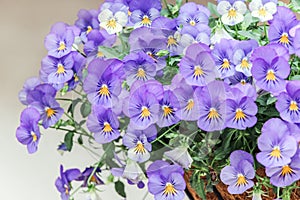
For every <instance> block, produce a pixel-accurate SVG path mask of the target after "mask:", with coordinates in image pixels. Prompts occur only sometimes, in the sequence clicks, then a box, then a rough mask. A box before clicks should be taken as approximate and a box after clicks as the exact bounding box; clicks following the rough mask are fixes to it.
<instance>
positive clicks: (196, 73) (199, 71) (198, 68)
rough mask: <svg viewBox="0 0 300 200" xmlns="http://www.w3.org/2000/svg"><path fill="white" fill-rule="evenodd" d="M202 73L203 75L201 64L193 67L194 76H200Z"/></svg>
mask: <svg viewBox="0 0 300 200" xmlns="http://www.w3.org/2000/svg"><path fill="white" fill-rule="evenodd" d="M202 75H204V72H203V70H202V68H201V66H200V65H197V66H195V67H194V76H195V77H197V78H198V77H199V76H202Z"/></svg>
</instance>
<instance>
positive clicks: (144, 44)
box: [16, 0, 300, 200]
mask: <svg viewBox="0 0 300 200" xmlns="http://www.w3.org/2000/svg"><path fill="white" fill-rule="evenodd" d="M164 2H166V1H164ZM277 4H278V2H277V0H252V1H251V2H250V3H249V10H247V6H246V3H245V1H243V0H239V1H234V0H219V1H218V5H213V4H209V6H208V7H205V6H203V5H199V4H196V3H193V2H189V3H185V4H184V3H183V2H182V1H180V0H179V1H176V4H175V5H171V4H167V3H166V5H165V8H163V6H162V3H161V1H160V0H151V1H148V0H106V1H105V3H103V4H102V5H101V6H100V8H99V9H98V10H80V11H79V12H78V19H77V20H76V22H75V23H74V25H68V24H65V23H62V22H59V23H56V24H54V25H53V26H52V27H51V30H50V32H49V34H48V35H47V36H46V38H45V47H46V49H47V50H48V55H47V56H46V57H45V58H43V59H42V62H41V68H40V74H39V77H35V78H30V79H28V80H27V81H26V82H25V84H24V86H23V89H22V90H21V91H20V93H19V99H20V101H21V103H22V104H24V105H25V106H26V108H25V109H24V110H23V112H22V114H21V120H20V121H21V122H20V126H19V127H18V128H17V131H16V137H17V139H18V141H19V142H20V143H22V144H24V145H27V149H28V152H29V153H34V152H36V151H37V149H38V143H39V141H40V139H42V138H41V135H42V134H41V132H40V129H39V127H40V126H42V127H43V128H44V129H50V128H51V129H56V130H57V131H63V132H65V135H64V138H63V142H62V143H61V144H60V145H59V148H58V150H59V151H71V150H72V148H73V143H75V141H77V142H76V143H78V145H79V146H82V147H84V148H85V149H87V150H88V151H89V152H91V153H92V154H93V155H95V156H97V162H96V163H94V164H93V166H92V167H88V168H86V169H85V170H84V171H83V172H80V170H78V169H68V170H66V171H64V169H63V167H62V166H61V169H60V177H59V178H57V180H56V182H55V185H56V187H57V190H58V191H59V192H60V193H61V198H62V199H63V200H67V199H74V194H73V193H71V192H70V191H71V190H72V184H73V183H75V182H80V183H81V184H80V185H79V188H83V190H87V192H90V193H94V192H96V191H97V187H98V185H101V184H104V183H107V184H108V183H114V184H115V188H116V191H117V192H118V194H119V195H121V196H123V197H126V194H125V192H124V184H123V183H122V181H121V180H122V179H124V180H127V182H128V183H129V184H134V185H137V187H138V188H143V187H144V186H145V181H147V180H148V184H147V185H148V191H149V192H150V193H151V194H153V195H154V198H155V199H157V200H158V199H168V200H171V199H174V200H181V199H183V198H184V197H185V193H184V190H185V188H186V183H185V180H184V178H183V175H184V173H185V170H186V171H189V170H191V171H192V176H191V184H192V187H193V188H195V189H196V190H197V192H198V193H199V195H200V196H201V195H202V196H201V197H202V198H205V196H204V197H203V195H205V194H203V192H199V190H200V191H202V190H203V191H204V189H206V190H207V192H208V191H209V188H212V187H213V185H214V184H216V182H218V181H220V180H221V181H222V182H223V183H225V184H227V185H229V187H228V191H229V193H231V194H242V193H244V192H245V191H246V190H248V189H250V188H252V187H254V189H253V190H254V191H253V196H255V195H257V194H261V193H262V191H260V190H261V188H262V186H264V187H265V188H266V187H269V186H270V185H268V184H266V181H260V180H262V179H263V180H264V179H265V177H258V175H256V174H255V171H256V170H257V169H258V168H259V167H263V168H265V171H266V176H267V177H269V180H270V183H271V184H272V185H274V186H276V187H278V188H279V187H286V191H290V190H292V189H291V188H292V187H294V186H293V183H294V182H296V181H298V180H299V179H300V167H299V164H300V154H299V152H300V150H299V142H300V126H299V124H300V81H299V80H300V78H299V77H300V68H299V65H300V58H299V56H300V22H299V20H297V18H296V15H295V14H294V12H293V11H292V10H290V9H289V8H287V7H284V6H278V5H277ZM290 7H291V6H290ZM67 93H69V94H72V98H70V97H69V96H68V95H67ZM66 105H67V106H66ZM79 105H80V107H79ZM78 112H80V114H81V116H79V115H78V114H79V113H78ZM279 117H280V118H279ZM85 138H86V139H87V140H85ZM97 145H101V147H102V150H103V151H102V152H101V154H102V155H100V154H99V153H100V152H99V150H98V147H96V146H97ZM257 147H258V148H257ZM248 152H249V153H248ZM229 155H230V158H229V159H230V165H229V166H226V167H224V166H225V165H227V163H226V158H227V157H228V156H229ZM254 158H256V160H254ZM256 161H258V162H256ZM223 167H224V168H223ZM101 170H108V171H109V173H110V175H109V176H108V177H107V181H102V180H101V179H100V178H99V177H98V175H99V174H100V173H101ZM204 175H205V176H206V186H205V187H203V188H201V189H199V187H200V186H198V185H200V183H201V185H202V186H204V184H203V183H202V181H203V180H202V179H201V177H203V176H204ZM114 177H116V178H114ZM219 177H220V180H219ZM255 177H256V179H254V178H255ZM117 179H118V180H117ZM103 180H104V179H103ZM288 186H290V188H289V187H288ZM210 190H212V189H210ZM76 191H77V190H76ZM257 191H258V192H257ZM278 191H279V192H278V193H277V198H280V197H281V196H283V195H280V190H278ZM284 192H285V190H284V191H283V193H284ZM200 193H202V194H200ZM284 194H286V193H284ZM96 196H97V195H96Z"/></svg>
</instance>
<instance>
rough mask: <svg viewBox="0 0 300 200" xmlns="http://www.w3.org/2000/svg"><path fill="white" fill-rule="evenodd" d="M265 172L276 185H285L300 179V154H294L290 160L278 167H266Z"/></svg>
mask: <svg viewBox="0 0 300 200" xmlns="http://www.w3.org/2000/svg"><path fill="white" fill-rule="evenodd" d="M266 174H267V176H269V177H270V182H271V184H272V185H275V186H276V187H286V186H289V185H291V184H292V183H294V182H295V181H298V180H299V179H300V155H299V154H296V155H295V156H294V157H292V158H291V162H289V163H288V164H286V165H282V166H278V167H267V168H266Z"/></svg>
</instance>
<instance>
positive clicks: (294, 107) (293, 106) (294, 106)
mask: <svg viewBox="0 0 300 200" xmlns="http://www.w3.org/2000/svg"><path fill="white" fill-rule="evenodd" d="M298 109H299V108H298V104H297V102H296V101H291V103H290V111H298Z"/></svg>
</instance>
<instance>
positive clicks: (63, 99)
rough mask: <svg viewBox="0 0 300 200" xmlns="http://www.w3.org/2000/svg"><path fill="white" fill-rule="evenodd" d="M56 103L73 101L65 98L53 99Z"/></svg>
mask: <svg viewBox="0 0 300 200" xmlns="http://www.w3.org/2000/svg"><path fill="white" fill-rule="evenodd" d="M55 99H56V100H58V101H73V100H72V99H66V98H55Z"/></svg>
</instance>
